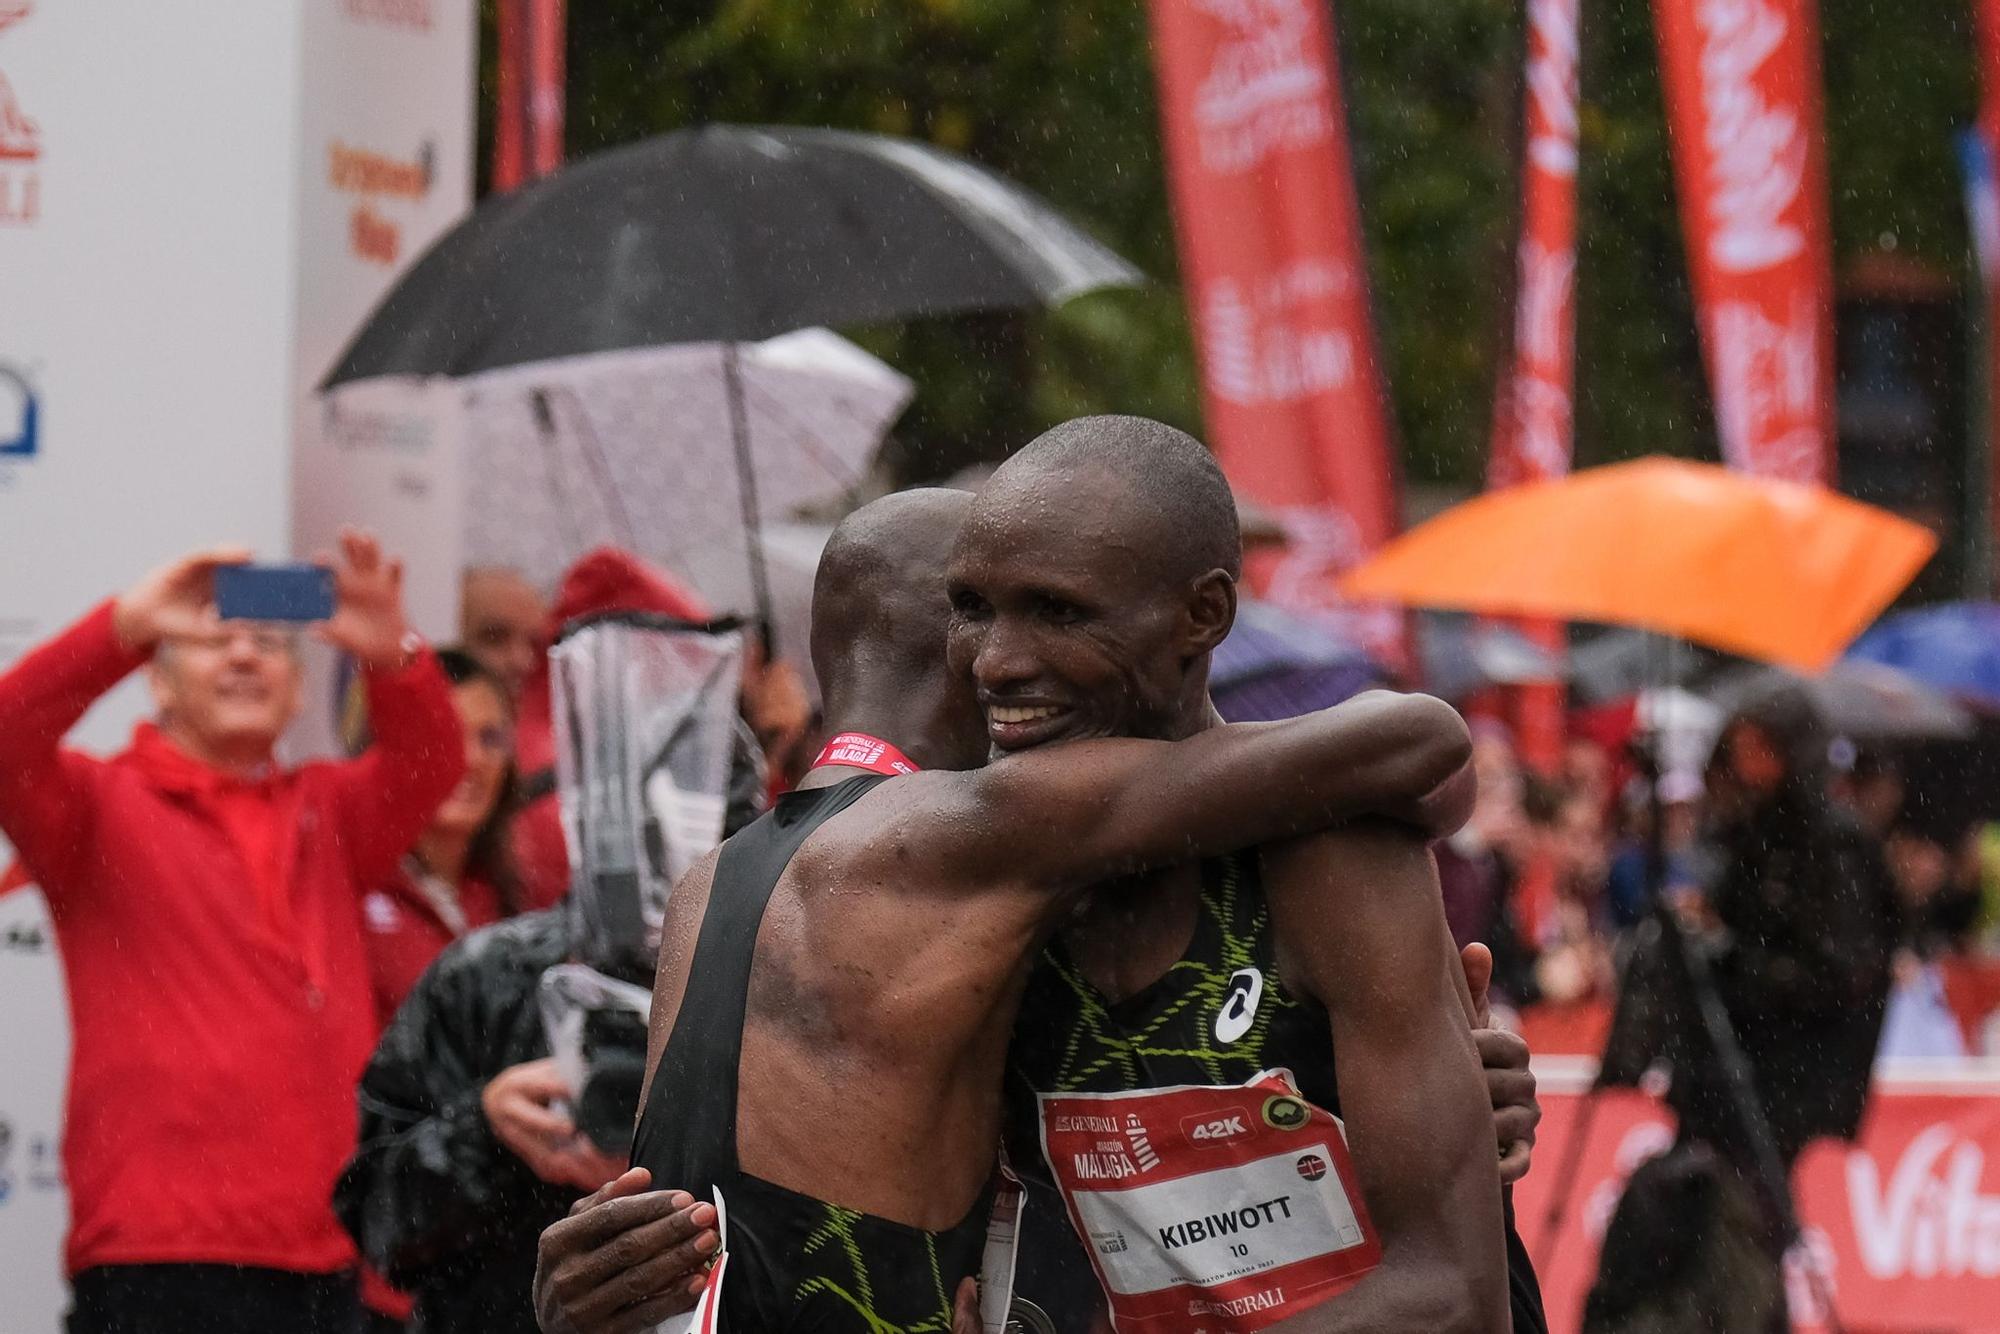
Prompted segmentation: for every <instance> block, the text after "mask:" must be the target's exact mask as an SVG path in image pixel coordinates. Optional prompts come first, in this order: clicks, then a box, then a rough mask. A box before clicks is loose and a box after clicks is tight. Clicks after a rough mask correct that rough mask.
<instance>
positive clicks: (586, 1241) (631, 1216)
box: [534, 1167, 977, 1334]
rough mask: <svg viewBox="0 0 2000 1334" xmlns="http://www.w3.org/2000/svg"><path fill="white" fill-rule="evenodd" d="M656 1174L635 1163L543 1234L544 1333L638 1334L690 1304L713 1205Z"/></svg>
mask: <svg viewBox="0 0 2000 1334" xmlns="http://www.w3.org/2000/svg"><path fill="white" fill-rule="evenodd" d="M652 1180H653V1178H652V1174H651V1173H649V1172H647V1171H646V1169H645V1168H643V1167H635V1168H633V1169H632V1170H631V1171H629V1172H627V1173H625V1174H624V1175H623V1176H621V1177H619V1178H618V1179H617V1180H616V1181H613V1182H611V1183H610V1184H609V1185H606V1186H604V1187H603V1188H602V1189H600V1190H598V1191H597V1192H596V1193H595V1194H592V1195H589V1196H586V1197H585V1198H583V1199H581V1200H578V1201H577V1202H576V1204H574V1205H573V1206H571V1208H570V1211H569V1217H567V1218H565V1219H563V1220H562V1221H560V1222H558V1223H554V1224H551V1225H550V1226H549V1227H548V1228H547V1229H546V1230H545V1231H544V1232H543V1233H542V1240H541V1245H540V1246H539V1247H538V1248H537V1251H536V1255H535V1289H534V1293H535V1296H534V1303H535V1319H536V1321H537V1322H538V1323H539V1324H540V1325H541V1327H542V1334H643V1332H644V1331H647V1330H651V1329H652V1328H653V1326H655V1325H657V1324H658V1323H659V1322H660V1321H662V1320H665V1319H666V1318H667V1317H668V1316H673V1315H679V1314H680V1313H681V1312H683V1311H690V1310H693V1309H694V1304H695V1303H696V1302H697V1301H698V1300H700V1297H701V1290H702V1287H703V1285H704V1284H706V1283H707V1281H708V1262H709V1261H710V1260H711V1259H712V1258H713V1257H714V1255H715V1252H716V1251H717V1249H719V1248H720V1246H721V1244H722V1238H721V1236H720V1235H719V1234H718V1233H717V1232H716V1230H715V1222H716V1218H715V1206H713V1205H710V1204H705V1203H703V1202H701V1201H699V1200H696V1199H695V1198H694V1197H693V1196H692V1195H689V1194H688V1193H687V1192H686V1191H680V1190H654V1191H649V1190H647V1189H646V1187H647V1186H648V1185H650V1184H652ZM974 1329H975V1331H976V1329H977V1326H976V1325H975V1326H974ZM954 1334H956V1332H954Z"/></svg>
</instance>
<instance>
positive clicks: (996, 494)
mask: <svg viewBox="0 0 2000 1334" xmlns="http://www.w3.org/2000/svg"><path fill="white" fill-rule="evenodd" d="M1086 477H1088V478H1091V479H1093V480H1095V479H1103V480H1107V481H1115V482H1116V483H1117V484H1118V489H1119V490H1120V491H1121V492H1122V495H1123V499H1124V503H1123V504H1122V505H1121V506H1120V507H1119V528H1120V530H1121V532H1123V533H1124V534H1125V535H1126V536H1127V538H1128V540H1131V541H1133V542H1134V543H1135V544H1137V545H1139V546H1141V547H1142V548H1144V549H1146V550H1148V551H1149V552H1150V553H1151V554H1152V555H1154V556H1156V557H1157V558H1158V559H1159V561H1160V562H1161V564H1160V565H1159V566H1157V567H1156V568H1158V569H1159V570H1161V571H1162V572H1163V573H1170V574H1171V575H1172V577H1174V578H1177V579H1182V578H1185V579H1192V578H1195V577H1196V576H1198V575H1202V574H1206V573H1207V572H1208V571H1210V570H1223V571H1226V572H1227V573H1228V574H1229V576H1230V577H1231V578H1236V577H1238V576H1240V575H1241V573H1242V568H1243V535H1242V533H1241V531H1240V529H1239V528H1238V526H1237V518H1236V498H1235V496H1234V495H1232V494H1231V492H1230V490H1229V482H1228V481H1227V479H1225V478H1224V477H1223V475H1222V468H1221V466H1220V465H1219V464H1217V463H1216V461H1215V456H1214V455H1213V454H1211V453H1209V452H1208V447H1207V446H1206V445H1204V444H1202V443H1201V441H1199V440H1197V439H1195V438H1194V437H1193V436H1191V435H1189V434H1188V433H1187V432H1186V431H1182V430H1178V429H1176V428H1175V427H1172V426H1169V425H1167V424H1166V423H1165V422H1157V421H1153V420H1152V419H1150V418H1147V417H1119V416H1105V417H1078V418H1077V419H1076V420H1075V421H1067V422H1064V423H1063V424H1062V425H1060V426H1057V427H1054V428H1052V429H1050V430H1047V431H1044V432H1043V433H1042V434H1041V435H1039V436H1036V437H1035V438H1034V439H1033V440H1031V441H1029V442H1028V443H1027V444H1026V445H1024V446H1023V447H1022V448H1021V450H1020V452H1019V453H1017V454H1015V455H1014V457H1012V458H1011V459H1008V460H1007V462H1006V463H1004V464H1002V465H1001V466H1000V468H999V470H998V471H996V472H995V473H994V474H993V480H992V481H991V482H989V483H987V486H986V488H985V490H984V491H982V492H981V496H982V505H981V508H982V509H983V508H985V505H984V501H986V500H992V501H996V502H1002V503H1004V502H1005V501H1006V500H1007V499H1008V498H1009V497H1010V496H1019V495H1023V494H1026V493H1031V492H1034V491H1040V490H1046V489H1048V488H1051V487H1054V488H1060V489H1063V490H1069V489H1071V488H1074V487H1075V486H1076V485H1077V484H1078V483H1079V482H1080V481H1082V480H1083V479H1085V478H1086Z"/></svg>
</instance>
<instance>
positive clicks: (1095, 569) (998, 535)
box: [952, 467, 1162, 591]
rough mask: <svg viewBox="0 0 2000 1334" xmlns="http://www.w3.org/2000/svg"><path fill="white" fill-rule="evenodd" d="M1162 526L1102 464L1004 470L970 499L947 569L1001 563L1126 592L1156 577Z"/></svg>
mask: <svg viewBox="0 0 2000 1334" xmlns="http://www.w3.org/2000/svg"><path fill="white" fill-rule="evenodd" d="M1161 527H1162V525H1161V524H1160V523H1159V522H1158V520H1157V516H1156V515H1154V514H1152V513H1151V512H1150V511H1149V510H1148V509H1147V507H1145V506H1143V505H1140V504H1138V503H1137V502H1136V501H1135V498H1134V496H1133V493H1132V488H1131V486H1130V485H1129V484H1128V483H1126V482H1125V481H1124V480H1122V479H1120V478H1118V477H1117V476H1115V475H1114V474H1111V473H1109V472H1107V471H1105V470H1103V469H1099V468H1093V467H1081V468H1076V469H1067V470H1065V469H1056V468H1045V469H1036V470H1033V471H1031V472H1022V473H1015V474H1012V475H1010V474H1009V473H1008V472H1006V471H1004V470H1003V471H1002V472H1000V473H997V474H995V476H994V477H993V479H992V481H990V482H989V483H987V486H986V489H985V490H984V491H982V492H980V494H979V497H978V499H977V500H975V501H974V502H973V505H972V510H971V513H970V514H969V515H968V516H967V518H966V522H965V527H964V529H963V531H962V532H961V533H960V535H959V540H958V543H957V545H956V547H955V548H954V551H953V561H952V569H953V572H954V573H955V574H971V573H974V572H980V573H992V572H994V571H995V570H996V569H997V568H1001V567H1004V568H1006V569H1009V570H1016V571H1034V572H1037V573H1040V574H1042V575H1046V576H1050V577H1061V578H1062V579H1063V580H1064V581H1065V582H1069V581H1073V580H1076V579H1086V580H1089V581H1091V582H1092V583H1095V584H1101V585H1104V586H1105V587H1106V588H1109V589H1117V590H1119V591H1125V590H1128V589H1130V588H1132V587H1133V586H1134V585H1135V584H1143V583H1147V582H1153V581H1157V579H1158V577H1159V574H1160V572H1161V569H1162V563H1161V560H1160V557H1161V554H1162V552H1161V547H1162V542H1161V533H1160V530H1161Z"/></svg>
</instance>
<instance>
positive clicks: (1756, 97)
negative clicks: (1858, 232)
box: [1653, 0, 1834, 483]
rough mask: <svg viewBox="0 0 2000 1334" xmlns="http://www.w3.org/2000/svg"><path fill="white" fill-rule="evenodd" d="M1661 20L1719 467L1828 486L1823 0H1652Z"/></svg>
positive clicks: (1829, 302) (1829, 287)
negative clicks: (1819, 6) (1816, 3)
mask: <svg viewBox="0 0 2000 1334" xmlns="http://www.w3.org/2000/svg"><path fill="white" fill-rule="evenodd" d="M1653 17H1654V21H1655V24H1656V26H1657V28H1658V30H1659V38H1660V64H1661V68H1662V74H1663V79H1664V84H1665V88H1666V99H1667V127H1668V131H1669V133H1670V136H1671V138H1672V140H1673V147H1674V165H1675V168H1676V175H1677V177H1678V180H1679V188H1680V199H1681V219H1682V224H1683V228H1684V230H1685V232H1686V236H1687V250H1688V267H1689V270H1690V272H1691V273H1692V275H1693V280H1694V296H1695V308H1696V313H1697V317H1698V319H1699V320H1700V323H1701V332H1702V341H1703V346H1704V350H1705V351H1706V354H1707V359H1708V376H1709V384H1710V386H1711V388H1712V389H1713V392H1714V396H1715V413H1716V420H1717V424H1718V426H1719V427H1720V430H1721V435H1722V454H1723V459H1724V461H1725V462H1727V463H1728V464H1729V465H1730V466H1731V467H1733V468H1738V469H1741V470H1742V471H1744V472H1749V473H1755V474H1758V475H1760V476H1766V477H1782V478H1788V479H1791V480H1793V481H1808V482H1822V483H1826V482H1831V481H1832V479H1833V463H1834V422H1833V276H1832V255H1831V242H1830V240H1829V234H1828V223H1827V203H1826V162H1825V146H1824V133H1823V129H1822V121H1821V109H1820V78H1819V63H1820V62H1819V30H1818V23H1817V16H1816V13H1815V10H1814V7H1813V0H1654V4H1653Z"/></svg>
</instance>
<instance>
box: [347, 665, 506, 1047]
mask: <svg viewBox="0 0 2000 1334" xmlns="http://www.w3.org/2000/svg"><path fill="white" fill-rule="evenodd" d="M437 657H438V663H439V665H440V666H441V667H443V668H444V674H445V677H446V679H447V680H449V681H450V682H451V700H452V704H453V705H454V706H455V707H456V708H457V710H458V721H459V726H460V728H461V729H462V730H463V732H464V734H465V776H464V777H463V778H461V779H459V780H458V786H457V787H455V788H453V789H452V791H451V795H450V796H448V797H446V798H445V800H444V804H443V805H442V806H440V807H438V809H437V813H436V814H435V815H433V816H432V817H431V822H430V824H429V825H427V826H426V827H425V829H424V832H423V833H422V834H421V835H419V836H418V838H417V843H416V846H415V847H414V848H412V849H410V851H409V852H408V853H407V854H406V855H405V856H404V857H403V860H402V863H401V864H400V865H399V866H398V867H397V868H396V870H395V871H394V873H393V874H391V875H390V876H389V878H388V879H387V880H386V881H384V882H383V884H382V885H381V886H380V887H379V888H377V889H375V890H373V891H372V892H371V893H370V894H369V895H368V897H367V898H366V899H364V900H362V904H361V909H362V913H361V915H362V924H363V926H365V927H366V928H367V932H368V963H369V971H370V973H371V975H372V976H373V978H374V985H375V1003H376V1009H377V1012H378V1013H379V1014H380V1015H381V1017H382V1022H383V1024H385V1025H386V1024H387V1023H388V1022H389V1020H390V1018H391V1017H392V1016H394V1014H395V1013H396V1008H397V1007H398V1006H400V1005H401V1004H402V1003H403V998H404V997H405V996H407V995H408V994H409V992H410V988H411V987H413V986H415V985H416V983H417V979H418V978H419V977H421V976H422V975H423V972H424V970H425V969H426V968H428V967H430V965H431V961H432V960H433V959H435V958H437V956H438V955H439V954H441V953H442V952H443V951H444V947H445V946H447V945H449V944H451V942H452V941H454V940H457V939H458V938H459V937H460V936H463V935H464V934H466V932H468V931H471V930H473V929H474V928H476V927H482V926H487V925H490V924H491V923H493V922H497V921H499V920H500V919H501V918H503V917H512V916H513V915H514V914H515V913H516V912H517V911H519V908H520V896H521V886H520V879H519V877H518V876H517V875H516V874H515V871H514V863H513V855H512V852H511V850H510V848H511V843H510V840H511V834H512V830H511V820H512V816H513V809H514V801H515V798H514V706H513V702H512V700H511V698H510V697H509V695H508V693H507V688H506V686H505V684H504V683H503V682H502V681H501V679H500V678H499V677H497V676H495V675H494V674H493V673H492V672H490V671H488V670H487V669H486V668H485V667H483V666H481V665H480V664H479V663H478V662H477V661H475V660H474V659H473V657H472V656H471V655H470V654H468V653H465V652H463V651H461V650H458V649H443V650H440V651H439V653H438V655H437Z"/></svg>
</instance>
